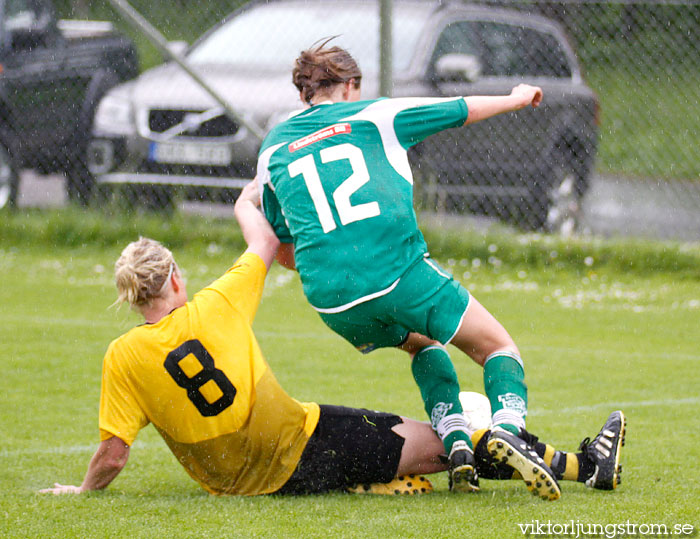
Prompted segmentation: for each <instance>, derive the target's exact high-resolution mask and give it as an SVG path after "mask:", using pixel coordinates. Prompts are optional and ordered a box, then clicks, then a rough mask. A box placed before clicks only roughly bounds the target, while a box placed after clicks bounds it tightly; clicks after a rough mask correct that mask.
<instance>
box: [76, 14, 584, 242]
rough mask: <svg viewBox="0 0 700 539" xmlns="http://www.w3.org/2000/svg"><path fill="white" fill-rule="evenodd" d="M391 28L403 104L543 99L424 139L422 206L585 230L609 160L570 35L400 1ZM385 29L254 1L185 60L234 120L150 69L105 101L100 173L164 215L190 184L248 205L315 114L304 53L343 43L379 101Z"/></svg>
mask: <svg viewBox="0 0 700 539" xmlns="http://www.w3.org/2000/svg"><path fill="white" fill-rule="evenodd" d="M392 21H393V24H392V34H393V39H392V41H393V45H392V47H393V58H392V68H393V69H392V74H393V76H392V83H393V86H392V93H393V95H394V96H397V97H398V96H450V95H477V94H503V93H509V92H510V90H511V88H512V87H513V86H514V85H516V84H518V83H520V82H528V83H530V84H537V85H539V86H541V87H542V88H543V90H544V95H545V100H544V103H543V105H542V106H541V107H540V108H539V109H537V110H536V111H532V110H523V111H519V112H517V113H511V114H506V115H503V116H500V117H497V118H494V119H491V120H489V121H487V122H483V123H480V124H477V125H474V126H471V127H469V128H466V129H454V130H449V131H446V132H443V133H441V134H439V135H436V136H433V137H430V138H429V139H428V140H426V141H425V142H423V143H421V144H419V145H418V146H417V147H416V148H415V149H414V150H413V151H412V153H411V158H412V163H413V167H414V172H415V174H416V176H417V182H416V185H417V191H418V194H419V196H420V197H421V202H422V203H423V204H426V205H429V206H430V207H431V208H437V209H441V210H444V211H453V212H464V211H469V212H477V213H483V214H487V215H495V216H498V217H500V218H503V219H506V220H509V221H511V222H515V223H517V224H520V225H522V226H525V227H528V228H546V229H549V230H566V229H567V228H568V229H571V228H573V227H574V226H575V224H576V219H577V217H578V213H579V209H580V199H581V197H582V196H583V194H584V192H585V190H586V188H587V184H588V176H589V173H590V171H591V168H592V165H593V159H594V156H595V152H596V139H597V125H596V116H597V102H596V99H595V96H594V94H593V92H592V91H591V90H590V88H588V87H587V86H586V84H585V83H584V81H583V79H582V77H581V72H580V69H579V66H578V63H577V60H576V56H575V54H574V52H573V50H572V48H571V47H570V45H569V44H568V42H567V40H566V38H565V36H564V34H563V32H562V31H561V29H560V28H559V26H558V25H557V24H555V23H554V22H552V21H550V20H548V19H545V18H542V17H538V16H534V15H529V14H527V13H521V12H514V11H506V10H500V9H495V8H490V7H483V6H482V7H475V6H469V5H465V4H462V3H454V4H450V3H445V2H438V1H432V0H420V1H412V0H407V1H402V0H394V2H393V15H392ZM379 23H380V21H379V6H378V2H377V0H349V1H342V0H341V1H334V2H332V3H328V2H324V1H323V0H281V1H277V2H270V3H267V2H253V3H251V4H249V5H247V6H246V7H245V8H243V9H242V10H239V11H237V12H234V13H233V14H232V15H231V16H229V17H228V18H227V19H226V20H224V21H222V22H221V23H220V24H218V25H217V26H215V27H214V28H212V29H211V30H210V31H209V32H207V33H206V34H205V35H204V36H203V37H202V38H200V39H199V40H198V41H197V42H196V43H195V44H194V45H193V46H192V47H191V48H190V49H189V50H188V51H187V52H186V54H185V60H186V62H187V64H188V65H189V66H191V68H192V69H193V70H194V71H196V73H197V74H198V75H199V76H200V77H201V78H202V79H203V80H204V81H206V83H207V84H208V85H210V86H211V87H212V88H213V89H214V90H215V92H216V93H218V94H219V95H220V96H222V97H223V98H224V100H225V101H226V103H227V104H228V105H229V106H230V107H231V108H232V109H233V110H234V111H235V112H236V114H235V115H232V114H227V113H226V109H225V108H224V107H222V106H221V105H220V104H218V103H217V102H216V101H215V100H214V99H213V98H212V97H211V95H210V94H209V93H208V92H207V91H205V90H204V89H203V88H202V87H201V86H200V85H199V84H197V83H196V82H195V81H194V80H193V78H192V77H190V76H189V75H188V74H187V73H185V72H184V71H183V70H182V68H181V67H180V66H178V65H176V64H175V63H167V64H164V65H161V66H158V67H156V68H153V69H151V70H149V71H147V72H145V73H143V74H142V75H141V76H140V77H139V78H138V79H136V80H134V81H131V82H128V83H126V84H123V85H121V86H118V87H116V88H114V89H113V90H112V91H111V92H110V93H109V94H108V95H107V96H106V97H105V98H104V99H103V100H102V102H101V103H100V105H99V107H98V110H97V113H96V117H95V122H94V132H93V141H92V144H91V146H90V148H91V151H90V156H91V158H90V167H91V170H92V172H93V174H94V175H95V176H96V177H97V179H98V181H99V182H103V183H129V184H139V185H142V186H147V187H146V188H145V192H146V193H155V195H154V196H157V199H156V200H155V202H154V201H152V202H153V203H154V204H155V205H158V204H161V205H168V204H170V203H171V202H172V194H173V190H172V186H177V185H180V186H185V187H184V188H181V189H179V192H183V193H184V194H185V196H187V197H190V198H204V197H210V196H211V193H212V192H220V193H228V195H229V196H230V198H231V199H233V198H235V196H236V194H237V192H238V190H239V189H240V188H241V187H242V186H243V185H244V184H245V183H246V182H247V181H249V179H250V178H252V177H253V175H254V172H255V164H256V160H257V151H258V148H259V146H260V142H261V139H260V135H261V134H264V133H265V132H267V131H268V130H269V129H270V128H271V127H272V126H273V125H275V124H276V123H277V122H279V121H281V120H283V119H285V118H286V117H287V116H288V115H289V113H290V112H291V111H293V110H295V109H298V108H301V106H302V104H301V102H300V100H299V96H298V93H297V91H296V89H295V88H294V86H293V85H292V82H291V69H292V65H293V61H294V59H295V58H296V57H297V56H298V54H299V52H300V51H301V50H303V49H305V48H308V47H309V46H311V45H312V44H314V43H315V42H317V41H318V40H320V39H322V38H325V37H329V36H337V37H336V39H335V40H334V41H333V43H334V44H337V45H339V46H341V47H344V48H346V49H348V50H349V51H350V53H351V54H352V55H353V56H354V57H355V58H356V59H357V60H358V63H359V65H360V68H361V69H362V71H363V80H362V89H363V97H364V98H375V97H378V79H379V49H380V47H379ZM237 116H238V117H239V118H238V119H239V120H241V119H242V121H237V120H236V117H237ZM212 188H214V189H212ZM142 194H143V193H142Z"/></svg>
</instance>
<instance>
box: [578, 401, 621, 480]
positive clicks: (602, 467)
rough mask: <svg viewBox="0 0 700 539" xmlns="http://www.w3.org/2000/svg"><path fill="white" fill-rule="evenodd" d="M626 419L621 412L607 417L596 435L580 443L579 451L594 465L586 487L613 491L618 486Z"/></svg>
mask: <svg viewBox="0 0 700 539" xmlns="http://www.w3.org/2000/svg"><path fill="white" fill-rule="evenodd" d="M626 427H627V419H626V418H625V414H623V413H622V412H621V411H619V410H618V411H616V412H613V413H611V414H610V415H609V416H608V420H607V421H606V422H605V425H603V428H602V429H600V432H599V433H598V435H597V436H596V437H595V438H593V441H592V442H591V440H590V438H586V439H585V440H583V441H582V442H581V447H580V449H581V451H582V452H583V454H584V455H585V456H586V457H587V458H588V459H589V460H591V461H592V462H593V464H595V471H594V472H593V475H592V476H591V477H590V478H589V479H587V480H586V486H587V487H591V488H597V489H601V490H613V489H614V488H616V487H617V485H619V484H620V475H621V474H622V466H621V465H620V453H621V451H622V446H623V445H625V429H626Z"/></svg>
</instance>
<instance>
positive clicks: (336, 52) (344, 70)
mask: <svg viewBox="0 0 700 539" xmlns="http://www.w3.org/2000/svg"><path fill="white" fill-rule="evenodd" d="M331 39H334V38H333V37H331V38H329V39H327V40H326V41H324V42H323V43H321V44H320V45H317V46H312V47H311V48H310V49H307V50H305V51H302V52H301V54H300V55H299V58H297V59H296V61H295V62H294V69H293V70H292V82H293V83H294V86H296V87H297V90H299V92H300V93H301V98H302V100H303V101H304V102H306V103H309V104H310V103H311V100H312V99H313V97H314V96H315V95H316V94H324V93H326V92H328V91H329V90H331V89H332V88H333V87H334V86H335V85H336V84H341V83H344V82H348V81H350V80H354V81H355V83H354V86H355V88H359V87H360V81H361V79H362V72H361V71H360V68H359V67H358V65H357V62H356V61H355V59H354V58H353V57H352V56H350V53H349V52H348V51H346V50H345V49H341V48H340V47H328V48H326V45H327V44H328V42H329V41H330V40H331Z"/></svg>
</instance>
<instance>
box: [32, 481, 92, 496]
mask: <svg viewBox="0 0 700 539" xmlns="http://www.w3.org/2000/svg"><path fill="white" fill-rule="evenodd" d="M82 491H83V489H82V487H76V486H74V485H61V484H60V483H54V484H53V488H43V489H41V490H40V491H39V492H40V493H41V494H55V495H59V494H80V493H81V492H82Z"/></svg>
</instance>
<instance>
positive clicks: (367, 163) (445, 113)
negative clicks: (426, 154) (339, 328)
mask: <svg viewBox="0 0 700 539" xmlns="http://www.w3.org/2000/svg"><path fill="white" fill-rule="evenodd" d="M466 119H467V105H466V103H465V101H464V99H462V98H447V99H434V98H397V99H378V100H372V101H357V102H341V103H331V102H328V103H322V104H319V105H315V106H313V107H311V108H309V109H307V110H304V111H303V112H301V113H299V114H297V115H295V116H293V117H291V118H290V119H288V120H287V121H285V122H282V123H281V124H279V125H278V126H276V127H275V128H274V129H272V131H271V132H270V133H269V134H268V136H267V137H266V138H265V141H264V142H263V145H262V147H261V149H260V155H259V158H258V180H259V181H260V182H261V184H262V190H261V193H262V194H261V196H262V205H263V210H264V212H265V215H266V217H267V219H268V220H269V221H270V223H271V224H272V226H273V228H274V229H275V232H276V234H277V236H278V237H279V238H280V240H281V241H282V242H287V243H289V242H293V243H294V253H295V260H296V266H297V269H298V271H299V274H300V276H301V280H302V284H303V287H304V293H305V295H306V297H307V299H308V300H309V302H310V303H311V305H312V306H313V307H314V308H315V309H316V310H318V311H321V312H340V311H343V310H345V309H348V308H350V307H352V306H353V305H356V304H358V303H361V302H363V301H367V300H369V299H372V298H374V297H378V296H381V295H383V294H386V293H388V292H390V291H391V290H392V289H393V288H394V287H395V286H396V285H397V284H398V280H399V279H400V277H401V275H402V274H403V273H404V272H405V271H406V270H407V269H408V268H409V267H410V266H411V264H412V263H414V262H415V261H416V260H418V259H420V258H421V257H423V256H424V255H425V253H426V251H427V248H426V245H425V241H424V239H423V235H422V234H421V232H420V230H418V224H417V221H416V214H415V211H414V210H413V176H412V174H411V169H410V167H409V163H408V156H407V153H406V152H407V150H408V148H409V147H410V146H412V145H414V144H416V143H418V142H420V141H422V140H423V139H425V138H426V137H427V136H429V135H431V134H433V133H437V132H438V131H441V130H443V129H447V128H450V127H456V126H460V125H462V124H464V122H465V121H466Z"/></svg>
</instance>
